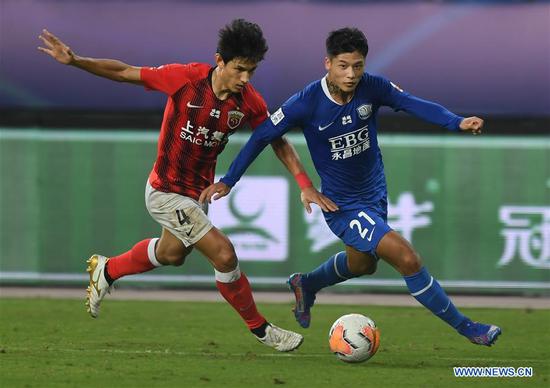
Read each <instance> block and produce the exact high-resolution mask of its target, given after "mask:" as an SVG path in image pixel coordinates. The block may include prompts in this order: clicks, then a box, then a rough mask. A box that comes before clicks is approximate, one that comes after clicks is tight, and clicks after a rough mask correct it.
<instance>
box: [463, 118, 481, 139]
mask: <svg viewBox="0 0 550 388" xmlns="http://www.w3.org/2000/svg"><path fill="white" fill-rule="evenodd" d="M481 128H483V119H480V118H479V117H476V116H472V117H466V118H465V119H463V120H462V121H461V122H460V129H461V130H462V131H470V132H472V134H473V135H479V134H481Z"/></svg>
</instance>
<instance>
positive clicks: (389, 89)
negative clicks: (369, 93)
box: [374, 77, 464, 131]
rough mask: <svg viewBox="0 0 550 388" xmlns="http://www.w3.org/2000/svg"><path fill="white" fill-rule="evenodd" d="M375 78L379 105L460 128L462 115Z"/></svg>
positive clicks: (450, 127)
mask: <svg viewBox="0 0 550 388" xmlns="http://www.w3.org/2000/svg"><path fill="white" fill-rule="evenodd" d="M375 78H376V80H375V81H374V82H375V85H376V88H377V89H378V91H379V98H380V102H381V105H386V106H389V107H391V108H393V109H394V110H396V111H399V110H402V111H405V112H407V113H409V114H411V115H413V116H416V117H418V118H419V119H422V120H425V121H428V122H430V123H433V124H437V125H440V126H442V127H445V128H447V129H450V130H454V131H458V130H459V129H460V122H461V121H462V120H463V119H464V118H463V117H461V116H458V115H456V114H454V113H453V112H451V111H449V110H448V109H447V108H445V107H443V106H441V105H439V104H437V103H435V102H432V101H428V100H423V99H421V98H418V97H415V96H413V95H411V94H409V93H407V92H405V91H404V90H403V89H401V88H400V87H399V86H398V85H397V84H395V83H393V82H391V81H389V80H387V79H385V78H382V77H375Z"/></svg>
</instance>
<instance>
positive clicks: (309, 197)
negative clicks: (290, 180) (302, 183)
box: [300, 187, 338, 214]
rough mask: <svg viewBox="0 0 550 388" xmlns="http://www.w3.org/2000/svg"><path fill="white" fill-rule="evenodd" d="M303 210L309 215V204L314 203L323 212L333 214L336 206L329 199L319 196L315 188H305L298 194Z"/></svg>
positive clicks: (336, 208)
mask: <svg viewBox="0 0 550 388" xmlns="http://www.w3.org/2000/svg"><path fill="white" fill-rule="evenodd" d="M300 199H301V200H302V204H303V205H304V208H305V209H306V211H307V212H308V214H311V206H310V203H316V204H317V205H319V207H320V208H321V209H322V210H323V211H324V212H335V211H337V210H338V206H337V205H336V204H335V203H334V202H332V200H331V199H330V198H329V197H326V196H325V195H323V194H321V193H320V192H319V191H318V190H317V189H316V188H315V187H306V188H305V189H303V190H302V193H301V194H300Z"/></svg>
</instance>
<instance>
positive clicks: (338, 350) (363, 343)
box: [328, 314, 380, 362]
mask: <svg viewBox="0 0 550 388" xmlns="http://www.w3.org/2000/svg"><path fill="white" fill-rule="evenodd" d="M328 339H329V341H328V343H329V346H330V350H331V352H333V353H334V354H335V355H336V357H338V358H339V359H340V360H342V361H345V362H364V361H367V360H368V359H369V358H371V357H372V356H374V354H375V353H376V351H377V350H378V345H379V344H380V331H379V330H378V328H377V327H376V324H375V323H374V321H373V320H372V319H370V318H369V317H365V316H364V315H361V314H347V315H343V316H341V317H340V318H338V319H337V320H336V322H334V324H333V325H332V327H331V328H330V331H329V333H328Z"/></svg>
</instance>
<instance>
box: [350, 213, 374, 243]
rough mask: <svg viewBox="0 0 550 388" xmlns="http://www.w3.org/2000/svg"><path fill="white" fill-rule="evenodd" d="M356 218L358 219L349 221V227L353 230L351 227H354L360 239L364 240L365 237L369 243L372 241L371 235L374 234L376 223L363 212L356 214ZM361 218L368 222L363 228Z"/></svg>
mask: <svg viewBox="0 0 550 388" xmlns="http://www.w3.org/2000/svg"><path fill="white" fill-rule="evenodd" d="M357 216H358V218H355V219H353V220H351V221H350V223H349V227H350V228H351V229H353V227H354V226H356V227H357V230H358V231H359V234H360V235H361V238H362V239H365V237H366V238H367V241H370V240H371V239H372V233H373V232H374V229H376V222H375V221H374V220H373V219H372V218H371V217H370V216H369V215H368V214H367V213H365V212H364V211H360V212H359V213H357ZM361 218H363V219H365V220H367V221H368V224H367V225H366V226H363V225H362V224H361V221H360V219H361Z"/></svg>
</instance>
